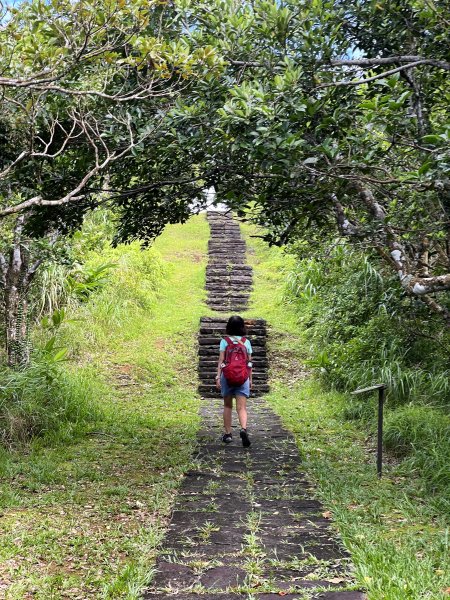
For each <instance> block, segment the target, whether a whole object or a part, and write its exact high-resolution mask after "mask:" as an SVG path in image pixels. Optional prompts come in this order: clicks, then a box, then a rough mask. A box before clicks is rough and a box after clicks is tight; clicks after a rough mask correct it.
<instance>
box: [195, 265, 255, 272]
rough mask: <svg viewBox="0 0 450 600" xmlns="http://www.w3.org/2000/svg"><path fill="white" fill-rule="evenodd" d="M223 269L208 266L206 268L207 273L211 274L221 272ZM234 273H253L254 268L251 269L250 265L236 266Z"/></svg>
mask: <svg viewBox="0 0 450 600" xmlns="http://www.w3.org/2000/svg"><path fill="white" fill-rule="evenodd" d="M222 268H224V267H217V266H210V265H208V266H207V267H206V272H207V273H211V272H213V271H216V270H221V269H222ZM233 271H249V272H250V273H251V272H252V271H253V267H250V266H249V265H235V266H233Z"/></svg>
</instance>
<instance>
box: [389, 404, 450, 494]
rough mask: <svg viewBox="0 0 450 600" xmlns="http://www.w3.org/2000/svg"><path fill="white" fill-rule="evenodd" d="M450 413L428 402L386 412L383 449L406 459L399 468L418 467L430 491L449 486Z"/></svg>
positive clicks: (414, 468)
mask: <svg viewBox="0 0 450 600" xmlns="http://www.w3.org/2000/svg"><path fill="white" fill-rule="evenodd" d="M449 440H450V417H448V416H447V415H443V414H442V412H441V411H439V410H436V409H433V408H431V407H427V406H414V405H412V404H411V405H408V406H402V407H400V408H398V409H396V410H394V411H391V412H389V413H388V414H387V415H386V421H385V427H384V444H385V446H386V449H388V450H390V451H391V452H392V453H394V454H396V455H397V456H399V457H402V458H405V457H406V460H405V461H404V463H403V464H402V468H403V469H404V470H407V471H409V472H411V471H417V472H418V473H420V475H421V476H422V477H423V478H424V480H425V481H426V482H427V486H428V487H429V488H430V490H431V491H436V490H445V489H449V488H450V470H449V468H448V466H449V464H450V444H449Z"/></svg>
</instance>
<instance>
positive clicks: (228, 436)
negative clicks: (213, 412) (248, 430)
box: [222, 433, 233, 444]
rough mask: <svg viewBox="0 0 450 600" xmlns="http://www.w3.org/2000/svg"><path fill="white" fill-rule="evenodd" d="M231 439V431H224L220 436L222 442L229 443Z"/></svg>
mask: <svg viewBox="0 0 450 600" xmlns="http://www.w3.org/2000/svg"><path fill="white" fill-rule="evenodd" d="M232 441H233V436H232V435H231V433H224V434H223V436H222V442H224V444H230V443H231V442H232Z"/></svg>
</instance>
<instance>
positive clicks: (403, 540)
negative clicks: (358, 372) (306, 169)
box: [243, 226, 450, 600]
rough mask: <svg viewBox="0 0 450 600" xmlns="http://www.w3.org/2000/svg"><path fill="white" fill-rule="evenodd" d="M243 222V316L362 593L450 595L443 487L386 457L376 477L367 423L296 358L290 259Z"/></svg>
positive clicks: (304, 347)
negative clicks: (262, 325) (262, 341)
mask: <svg viewBox="0 0 450 600" xmlns="http://www.w3.org/2000/svg"><path fill="white" fill-rule="evenodd" d="M243 230H244V232H245V234H246V237H247V240H248V243H249V244H250V251H249V261H250V262H251V264H252V265H253V267H254V273H255V287H254V292H253V296H252V298H253V305H252V308H251V310H250V311H248V313H247V314H248V315H249V316H250V315H251V316H259V317H263V318H266V319H267V320H268V322H269V326H270V327H269V331H270V338H269V351H270V360H271V381H270V383H271V392H270V394H268V395H267V400H268V401H269V403H270V404H271V405H272V407H273V408H274V410H275V411H276V412H278V413H279V414H280V415H281V417H282V419H283V422H284V424H285V425H286V426H287V427H288V428H289V429H291V430H292V431H293V432H294V434H295V436H296V438H297V441H298V447H299V451H300V453H301V456H302V458H303V463H304V468H305V471H306V472H307V473H308V474H309V476H310V477H311V478H312V479H313V480H314V482H315V483H316V485H317V494H318V496H319V497H320V498H321V499H322V501H323V502H324V505H325V506H326V508H327V509H328V510H330V511H331V512H332V518H333V523H334V525H335V527H336V528H337V530H338V531H339V532H340V533H341V535H342V538H343V541H344V543H345V545H346V546H347V548H348V549H349V550H350V552H351V553H352V556H353V561H354V564H355V567H356V579H357V582H358V584H359V586H360V587H361V588H364V589H367V592H368V598H369V600H419V599H420V600H422V599H430V600H431V599H433V600H438V599H441V598H442V599H444V598H446V597H448V588H449V586H450V567H449V565H450V561H449V554H448V551H449V522H448V514H447V515H446V514H445V512H444V509H445V507H446V506H447V507H448V503H447V502H446V499H445V492H441V495H440V496H439V495H436V494H431V493H428V489H429V488H428V485H427V482H426V481H425V480H424V479H423V478H421V477H420V476H419V474H418V472H417V471H415V470H411V469H409V468H408V467H407V465H406V464H405V463H399V462H397V461H396V460H395V459H394V457H393V456H390V455H387V456H386V457H385V471H384V476H383V478H382V480H381V481H380V480H378V478H377V477H376V468H375V452H374V448H375V443H376V442H375V440H374V438H373V436H372V435H371V434H370V428H369V433H368V431H367V429H366V427H365V426H366V423H365V424H364V425H363V426H361V423H360V422H357V421H348V420H346V419H345V411H346V410H347V409H348V400H349V399H348V397H346V396H345V395H343V394H339V393H337V392H334V391H326V390H325V389H324V387H323V386H321V385H320V383H319V382H318V381H317V380H315V379H314V377H313V376H312V374H308V372H307V371H306V370H305V367H304V366H303V365H304V361H305V359H307V358H309V344H308V339H307V337H306V336H305V333H304V332H303V331H302V328H301V326H300V325H299V320H300V319H299V315H298V314H297V313H296V312H295V310H294V307H293V306H292V305H289V304H288V303H286V302H285V301H284V300H283V297H284V294H283V288H284V285H285V272H286V270H289V268H290V267H291V260H292V259H291V258H290V257H289V256H286V255H283V252H282V251H281V250H278V249H276V248H273V249H269V248H268V247H267V245H266V244H264V243H263V242H262V241H260V240H258V239H257V238H254V237H250V235H251V234H254V233H255V231H254V230H253V229H252V228H251V227H248V226H246V227H244V228H243ZM367 402H368V403H370V402H373V411H372V416H373V422H374V420H375V399H371V398H367ZM366 415H367V412H366ZM372 429H373V428H372ZM447 442H448V441H447ZM447 500H448V497H447ZM446 590H447V593H446Z"/></svg>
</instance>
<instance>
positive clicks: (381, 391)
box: [352, 383, 387, 477]
mask: <svg viewBox="0 0 450 600" xmlns="http://www.w3.org/2000/svg"><path fill="white" fill-rule="evenodd" d="M386 387H387V386H386V384H385V383H377V384H375V385H372V386H370V387H367V388H363V389H360V390H355V391H354V392H352V394H354V395H357V394H364V393H365V392H373V391H374V390H378V445H377V474H378V477H381V474H382V469H383V408H384V400H385V398H386Z"/></svg>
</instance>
